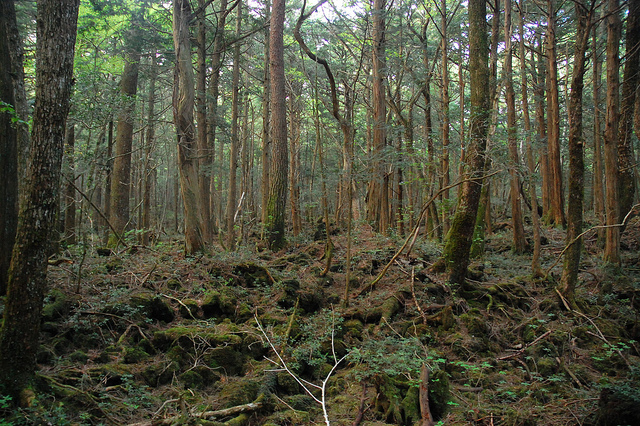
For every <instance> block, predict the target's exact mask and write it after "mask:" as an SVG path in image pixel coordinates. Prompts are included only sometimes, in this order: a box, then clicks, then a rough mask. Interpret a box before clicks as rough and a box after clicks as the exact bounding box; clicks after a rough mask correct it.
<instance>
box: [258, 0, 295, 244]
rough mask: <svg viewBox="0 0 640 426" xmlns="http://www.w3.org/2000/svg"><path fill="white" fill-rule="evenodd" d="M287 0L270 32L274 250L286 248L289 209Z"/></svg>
mask: <svg viewBox="0 0 640 426" xmlns="http://www.w3.org/2000/svg"><path fill="white" fill-rule="evenodd" d="M284 16H285V0H274V2H273V10H272V13H271V25H270V28H269V70H270V73H271V126H270V127H271V140H272V148H273V149H272V158H271V165H270V182H269V196H268V198H267V205H266V206H263V208H266V209H267V212H266V226H265V231H266V238H267V243H268V246H269V248H270V249H271V250H279V249H281V248H283V247H284V245H285V243H286V240H285V215H286V206H287V192H288V188H287V178H288V175H289V149H288V141H287V106H286V103H285V102H286V93H285V80H284Z"/></svg>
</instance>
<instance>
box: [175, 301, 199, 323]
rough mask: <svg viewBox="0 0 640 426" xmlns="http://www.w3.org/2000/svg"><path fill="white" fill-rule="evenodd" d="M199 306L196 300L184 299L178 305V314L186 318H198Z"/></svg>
mask: <svg viewBox="0 0 640 426" xmlns="http://www.w3.org/2000/svg"><path fill="white" fill-rule="evenodd" d="M199 310H200V306H198V302H197V301H196V300H193V299H185V300H183V301H182V304H181V305H180V307H179V312H180V316H181V317H182V318H186V319H193V318H194V317H195V318H200V317H201V315H200V312H199Z"/></svg>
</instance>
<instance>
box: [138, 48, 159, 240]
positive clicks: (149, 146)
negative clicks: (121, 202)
mask: <svg viewBox="0 0 640 426" xmlns="http://www.w3.org/2000/svg"><path fill="white" fill-rule="evenodd" d="M156 55H157V52H156V51H155V49H154V50H153V51H152V52H151V63H150V75H149V99H148V100H147V103H148V105H147V134H146V140H145V144H144V151H145V167H144V194H143V200H144V201H143V203H142V229H143V230H144V231H143V233H142V244H143V245H148V244H149V241H150V234H151V197H152V188H153V186H154V184H155V180H156V179H155V178H156V171H155V167H154V165H153V164H152V159H151V153H152V151H153V146H154V144H155V142H156V140H155V139H156V118H155V105H156V79H157V74H158V70H157V67H158V64H157V58H156Z"/></svg>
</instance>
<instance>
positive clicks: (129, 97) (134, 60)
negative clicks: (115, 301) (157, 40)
mask: <svg viewBox="0 0 640 426" xmlns="http://www.w3.org/2000/svg"><path fill="white" fill-rule="evenodd" d="M128 43H129V45H128V46H127V49H128V51H127V53H126V57H125V62H124V71H123V72H122V79H121V80H120V94H121V95H122V102H123V105H122V108H121V110H120V113H119V115H118V126H117V130H116V142H115V158H114V159H113V171H112V173H111V176H112V178H111V215H110V218H109V220H110V221H111V224H112V225H113V227H114V228H115V230H116V232H117V233H118V236H120V237H124V232H125V231H126V228H127V225H128V223H129V196H130V190H131V148H132V145H133V123H134V111H135V96H136V93H137V91H138V68H139V65H140V46H139V44H138V41H137V40H136V39H135V36H134V34H133V32H132V33H131V34H129V35H128ZM118 236H116V235H115V234H113V235H111V236H110V237H109V246H110V247H116V246H117V245H118V244H119V243H120V241H118Z"/></svg>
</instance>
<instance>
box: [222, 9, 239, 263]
mask: <svg viewBox="0 0 640 426" xmlns="http://www.w3.org/2000/svg"><path fill="white" fill-rule="evenodd" d="M237 13H238V15H237V18H236V37H240V29H241V27H242V2H238V6H237ZM231 86H232V91H231V147H230V148H229V186H228V191H227V208H226V211H225V217H226V231H227V248H228V249H229V250H232V251H233V250H235V248H236V231H235V213H236V202H237V193H238V183H237V182H238V179H237V178H238V147H239V145H240V135H239V133H240V125H239V120H240V113H239V111H240V42H236V43H235V46H234V47H233V77H232V84H231Z"/></svg>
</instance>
